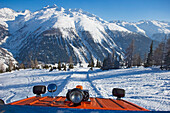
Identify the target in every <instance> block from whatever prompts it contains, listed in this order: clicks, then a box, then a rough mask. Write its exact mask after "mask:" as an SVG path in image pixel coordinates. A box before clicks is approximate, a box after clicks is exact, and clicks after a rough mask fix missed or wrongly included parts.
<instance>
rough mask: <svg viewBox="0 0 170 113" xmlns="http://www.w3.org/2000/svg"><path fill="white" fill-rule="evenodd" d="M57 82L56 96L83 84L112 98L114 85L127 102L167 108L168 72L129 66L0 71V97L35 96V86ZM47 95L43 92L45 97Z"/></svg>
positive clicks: (92, 92) (154, 108) (10, 99)
mask: <svg viewBox="0 0 170 113" xmlns="http://www.w3.org/2000/svg"><path fill="white" fill-rule="evenodd" d="M49 83H56V84H57V86H58V89H57V91H56V92H55V95H59V96H65V94H66V92H67V90H68V89H72V88H74V87H76V85H82V86H83V88H84V89H88V90H89V92H90V96H91V97H104V98H115V97H113V96H112V89H113V88H124V89H125V90H126V97H125V98H124V99H125V100H127V101H130V102H133V103H135V104H137V105H139V106H142V107H144V108H147V109H149V110H152V111H170V71H161V70H159V69H158V68H142V67H141V68H132V69H117V70H109V71H101V70H100V69H94V70H93V71H90V70H89V68H75V69H74V70H70V71H66V72H65V71H57V70H54V71H52V72H49V70H32V69H26V70H20V71H14V72H11V73H3V74H0V98H1V99H3V100H4V101H5V102H6V103H10V102H13V101H16V100H20V99H23V98H26V97H27V96H28V97H31V96H34V94H33V93H32V87H33V86H34V85H42V84H43V85H46V86H47V85H48V84H49ZM46 95H50V94H49V93H46V94H45V95H44V96H46Z"/></svg>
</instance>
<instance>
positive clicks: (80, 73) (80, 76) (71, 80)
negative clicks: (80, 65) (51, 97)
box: [57, 69, 103, 98]
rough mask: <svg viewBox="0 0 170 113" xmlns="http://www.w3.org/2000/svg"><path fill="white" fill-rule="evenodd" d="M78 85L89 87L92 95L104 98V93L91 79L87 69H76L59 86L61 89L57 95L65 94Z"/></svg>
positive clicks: (84, 87)
mask: <svg viewBox="0 0 170 113" xmlns="http://www.w3.org/2000/svg"><path fill="white" fill-rule="evenodd" d="M77 85H82V86H83V89H88V90H89V91H90V92H89V93H90V96H91V97H100V98H102V97H103V95H102V94H101V93H100V91H99V90H98V89H97V88H96V87H95V85H94V84H93V82H92V81H91V80H90V77H89V71H88V69H86V70H81V69H79V70H76V71H73V73H72V75H70V76H69V77H67V78H66V79H65V80H64V82H63V83H62V84H61V85H60V86H59V90H58V92H57V95H65V92H67V90H68V89H73V88H75V87H76V86H77Z"/></svg>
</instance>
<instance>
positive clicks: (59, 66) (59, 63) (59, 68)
mask: <svg viewBox="0 0 170 113" xmlns="http://www.w3.org/2000/svg"><path fill="white" fill-rule="evenodd" d="M58 70H59V71H60V70H61V62H60V61H59V62H58Z"/></svg>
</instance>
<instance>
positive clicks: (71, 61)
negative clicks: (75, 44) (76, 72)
mask: <svg viewBox="0 0 170 113" xmlns="http://www.w3.org/2000/svg"><path fill="white" fill-rule="evenodd" d="M73 68H74V65H73V58H72V56H70V58H69V69H73Z"/></svg>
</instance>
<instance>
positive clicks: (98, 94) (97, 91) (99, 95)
mask: <svg viewBox="0 0 170 113" xmlns="http://www.w3.org/2000/svg"><path fill="white" fill-rule="evenodd" d="M87 80H88V81H89V83H90V85H91V87H92V88H93V90H94V91H95V92H96V93H97V97H100V98H103V96H102V94H101V93H100V91H99V90H98V89H97V88H96V87H95V86H94V85H93V83H92V81H91V80H90V77H89V73H88V72H87Z"/></svg>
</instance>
